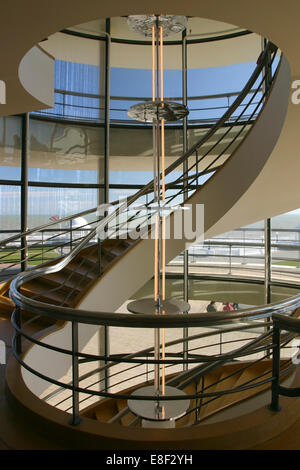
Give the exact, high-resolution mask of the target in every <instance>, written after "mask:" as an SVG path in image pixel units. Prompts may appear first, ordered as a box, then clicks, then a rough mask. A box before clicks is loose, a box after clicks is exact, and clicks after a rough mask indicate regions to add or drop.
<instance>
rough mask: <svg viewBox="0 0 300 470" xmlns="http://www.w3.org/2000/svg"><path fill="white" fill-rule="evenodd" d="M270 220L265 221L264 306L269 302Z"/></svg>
mask: <svg viewBox="0 0 300 470" xmlns="http://www.w3.org/2000/svg"><path fill="white" fill-rule="evenodd" d="M271 263H272V262H271V219H266V220H265V304H269V303H270V302H271V287H270V283H271Z"/></svg>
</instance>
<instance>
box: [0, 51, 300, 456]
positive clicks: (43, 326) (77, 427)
mask: <svg viewBox="0 0 300 470" xmlns="http://www.w3.org/2000/svg"><path fill="white" fill-rule="evenodd" d="M276 53H277V49H276V48H275V47H274V45H273V44H272V43H270V42H269V43H268V44H267V46H266V49H265V51H264V53H263V55H262V57H261V60H260V61H259V63H258V65H257V67H256V69H255V71H254V73H253V75H252V76H251V77H250V78H249V81H248V83H247V84H246V85H245V88H244V89H243V90H242V92H241V94H240V95H239V96H238V97H237V99H236V100H235V102H234V103H233V104H232V106H231V107H230V108H229V110H228V111H227V112H226V113H225V114H224V115H223V116H222V117H221V118H220V120H219V121H218V122H217V123H216V124H215V125H214V126H212V127H211V128H210V129H209V131H208V132H207V134H206V135H205V136H204V137H202V138H201V140H200V141H199V142H197V143H196V144H195V145H194V146H193V147H192V148H191V149H189V150H188V152H186V153H185V154H184V155H182V156H181V157H180V158H179V159H178V160H177V161H176V162H174V163H173V164H172V165H171V166H170V167H169V168H168V169H167V170H166V175H167V177H168V179H167V187H166V189H167V193H166V194H167V197H166V204H168V203H172V202H174V201H175V202H176V203H177V204H181V205H187V204H189V207H190V208H191V212H192V213H193V214H194V215H195V211H196V206H197V204H199V203H202V204H204V205H205V211H206V217H205V226H204V232H205V234H206V233H208V232H209V233H210V234H211V233H214V230H215V233H214V234H217V232H216V230H217V228H216V227H217V226H218V222H219V221H220V220H221V219H223V218H226V214H227V213H228V212H229V211H230V209H231V208H232V206H233V205H234V204H235V203H236V201H238V200H239V198H241V196H242V195H243V194H244V193H245V192H246V191H247V189H248V188H249V186H250V185H251V184H252V182H253V181H254V180H255V179H256V178H257V176H258V174H259V173H260V172H261V170H262V168H263V167H264V165H265V164H266V162H267V160H268V158H269V156H270V155H271V153H272V150H273V148H274V146H275V144H276V142H277V139H278V136H279V134H280V132H281V129H282V126H283V124H284V118H285V112H286V109H287V102H288V96H289V90H288V83H289V78H290V77H289V67H288V64H287V61H286V59H285V58H284V56H282V57H281V61H280V63H279V65H278V67H277V69H276V71H274V74H272V75H271V79H270V70H272V68H273V69H274V67H272V66H273V62H274V59H275V57H276ZM270 57H271V59H270ZM267 82H268V83H267ZM253 90H256V92H253ZM250 92H251V95H250ZM249 95H250V96H251V97H250V98H249ZM255 98H257V100H258V104H256V107H255V110H254V111H252V112H251V113H250V114H248V115H247V109H249V107H250V106H251V103H252V102H253V100H254V99H255ZM242 104H244V106H242V108H241V105H242ZM241 109H242V111H241ZM279 110H280V112H279ZM274 115H275V116H276V119H273V120H272V122H273V125H272V129H271V131H269V132H266V131H265V129H266V126H267V125H268V122H270V119H271V118H273V117H274ZM179 172H180V174H179ZM236 174H239V175H240V178H239V181H238V182H237V181H236V179H235V175H236ZM203 176H205V180H206V181H205V183H201V181H203ZM225 182H226V184H225ZM229 183H230V184H229ZM228 188H229V189H228ZM152 200H153V182H151V183H149V184H147V185H146V186H145V187H144V188H142V189H141V190H140V191H138V192H137V193H136V194H135V195H134V196H132V197H131V198H130V199H129V200H128V201H127V203H126V204H124V203H122V202H119V201H116V202H115V203H114V204H113V206H114V208H115V210H114V211H112V212H111V213H109V214H108V215H107V214H104V215H102V216H101V215H99V212H98V210H97V208H95V209H91V210H90V211H85V212H84V213H80V214H75V215H73V216H72V217H68V218H66V219H62V220H59V221H55V222H54V223H52V224H49V225H46V226H42V227H36V228H34V229H32V230H30V231H27V232H25V233H23V234H21V235H18V236H15V237H11V238H9V239H7V240H5V241H3V242H1V247H3V248H5V249H6V251H9V259H7V260H6V259H5V257H3V259H2V261H1V262H2V264H3V265H5V267H4V269H3V270H2V275H5V276H6V278H7V279H8V280H7V281H5V282H3V283H2V284H1V286H0V311H1V322H0V328H1V332H2V335H1V337H3V338H5V341H6V344H7V350H8V351H9V350H10V349H11V348H12V353H13V354H10V358H9V362H8V364H7V367H6V379H4V370H3V369H4V368H3V366H1V369H2V370H1V372H2V375H1V381H2V382H1V388H2V391H3V390H4V388H6V394H5V395H4V394H2V402H1V408H0V413H1V415H2V416H3V419H2V423H6V426H7V427H6V429H1V428H0V430H1V434H0V439H1V440H0V448H1V446H2V447H3V448H4V449H5V448H6V449H7V448H15V449H19V448H28V449H29V448H33V449H38V448H43V449H63V448H74V449H76V448H84V449H85V448H86V449H114V448H116V446H117V448H118V449H254V448H257V447H259V446H263V445H264V443H266V442H267V441H270V440H272V439H274V438H275V437H276V435H278V434H280V433H281V432H284V431H286V430H288V429H289V428H291V426H292V425H293V424H296V423H297V420H298V418H299V417H300V410H299V411H297V409H298V408H299V407H297V408H295V407H294V403H295V401H297V398H296V395H293V398H292V397H291V395H288V393H289V392H284V391H285V390H286V389H287V386H289V387H292V388H295V387H296V388H298V386H299V380H300V377H299V371H298V369H297V368H296V367H295V366H294V364H293V363H292V362H291V361H290V360H289V359H282V358H280V359H279V363H278V364H279V372H278V371H277V369H275V367H274V348H275V347H277V349H278V350H281V349H283V348H284V347H286V346H287V345H288V344H289V343H290V342H291V341H293V339H294V338H295V336H296V335H297V334H298V331H297V327H293V326H289V325H287V324H284V325H283V326H284V327H283V326H282V328H281V329H282V330H284V332H283V333H282V334H281V335H280V338H279V346H278V344H277V343H276V344H275V343H274V335H273V328H272V325H273V323H272V319H273V315H274V314H276V313H277V314H278V313H279V314H280V315H279V319H278V321H279V326H280V321H281V320H280V316H282V315H285V316H286V317H289V319H290V320H292V322H293V321H296V322H297V317H298V316H299V314H300V310H299V307H300V300H299V298H298V296H297V297H295V298H293V299H289V300H288V301H285V302H281V303H277V304H272V305H267V306H263V307H260V308H256V309H249V310H245V311H241V312H234V313H228V314H226V315H224V314H223V313H218V314H216V315H209V317H208V315H207V314H201V313H197V314H191V315H184V316H172V315H171V316H168V317H166V318H160V319H157V318H155V317H154V316H152V315H145V316H142V317H141V316H140V315H131V314H123V313H121V314H120V313H111V312H115V311H116V310H117V309H118V307H119V306H120V305H122V303H123V302H125V301H126V300H127V299H128V298H130V296H131V295H132V294H133V293H134V292H135V291H136V290H137V289H138V288H139V287H141V286H142V285H143V284H144V283H145V282H146V281H147V280H148V279H150V278H151V273H152V263H151V256H152V244H153V241H152V240H151V239H149V238H147V237H144V236H142V235H145V234H146V233H147V231H148V230H149V224H150V225H151V214H150V215H149V211H147V209H148V207H150V206H151V203H152ZM141 203H143V209H140V207H137V208H136V206H138V205H139V204H141ZM83 215H84V216H87V217H88V218H89V222H88V223H83V224H82V225H81V226H78V224H77V225H76V228H75V229H73V228H72V224H70V221H75V220H76V219H77V220H78V218H79V217H81V216H83ZM169 218H170V220H171V221H172V218H174V214H172V213H171V214H170V216H169ZM64 224H65V225H64ZM66 227H67V228H66ZM70 227H71V228H70ZM124 227H125V228H124ZM47 231H48V233H49V234H50V235H49V236H48V237H46V241H45V242H44V245H43V247H42V248H43V255H44V257H43V260H42V261H44V259H46V260H47V261H46V262H41V261H40V260H39V262H37V260H36V254H32V253H34V249H35V248H37V245H38V243H37V242H36V241H34V239H33V238H32V237H31V235H32V234H35V235H36V234H40V233H42V232H47ZM132 231H134V232H135V233H139V234H140V236H139V237H137V238H136V239H133V238H132V237H131V236H130V234H131V232H132ZM99 233H101V237H100V238H99ZM32 240H33V241H32ZM186 242H187V240H186V239H185V238H183V239H181V240H177V239H176V238H175V237H174V238H173V239H172V238H171V240H170V241H169V242H168V247H167V261H170V260H172V259H173V258H174V257H175V256H176V255H178V254H179V253H181V252H182V251H183V250H184V248H185V243H186ZM38 247H39V249H40V245H38ZM58 247H59V248H60V252H59V253H58V252H57V248H58ZM29 253H31V254H29ZM50 253H51V257H49V256H48V255H49V254H50ZM12 255H13V261H11V259H12ZM141 260H142V261H143V262H141ZM20 266H22V267H23V268H25V270H24V271H23V272H21V273H18V272H16V271H19V269H20ZM128 272H130V273H131V275H130V276H128ZM108 293H109V295H108ZM107 302H109V303H108V304H107ZM11 315H12V324H10V316H11ZM141 325H142V326H143V328H146V329H148V330H149V331H152V330H153V328H166V329H170V330H173V329H175V328H181V329H182V328H185V329H187V328H188V329H189V336H188V337H187V338H185V340H184V339H183V338H182V337H181V336H180V337H177V338H176V339H173V340H172V341H169V342H167V344H166V348H167V349H166V351H167V354H166V361H165V366H166V367H168V368H169V369H168V370H169V371H170V373H169V374H168V375H167V384H169V385H176V386H177V387H178V388H180V389H181V390H183V391H185V393H186V394H187V396H188V397H189V399H190V406H189V409H188V411H187V412H186V413H185V415H184V416H183V417H181V418H180V419H178V421H177V422H176V427H175V429H171V430H163V429H161V430H157V429H155V430H153V429H143V428H142V427H141V421H140V419H139V418H138V417H137V416H134V415H133V414H132V413H131V411H130V410H129V409H128V406H127V400H128V399H129V398H130V396H131V393H132V392H133V391H134V390H135V389H136V388H137V387H140V385H142V384H145V383H147V384H151V383H152V376H151V371H152V368H153V365H154V363H155V361H154V360H153V348H152V347H148V348H145V349H143V350H139V351H133V352H131V353H128V352H126V351H119V352H118V353H116V354H112V353H111V352H109V349H105V348H104V349H102V351H101V352H100V354H95V353H90V352H86V351H85V350H84V346H85V345H86V343H87V342H88V340H89V338H90V337H91V335H93V334H94V333H95V331H98V330H99V328H102V329H104V332H105V330H106V329H107V328H110V327H119V328H122V332H123V334H124V335H126V332H127V330H126V328H139V327H141ZM83 326H84V327H85V329H84V330H83V329H82V330H80V328H82V327H83ZM191 329H193V334H192V333H190V332H191V331H192V330H191ZM79 331H81V332H82V331H84V334H82V336H81V339H82V341H83V343H82V344H79V343H80V342H79V341H78V337H79V336H80V335H79ZM220 333H222V334H226V333H231V334H234V335H236V334H237V335H238V336H237V337H235V336H234V337H233V339H231V340H230V341H229V342H228V343H229V349H228V350H226V351H225V352H223V351H220V353H218V354H215V353H214V354H210V353H207V352H203V353H202V351H201V348H202V346H201V344H202V343H201V341H203V340H204V339H205V340H207V339H208V340H210V339H211V340H212V341H217V339H216V338H217V337H218V336H219V335H220ZM244 333H245V334H246V335H247V336H246V337H245V336H239V335H243V334H244ZM248 336H250V337H248ZM70 338H71V342H70ZM193 341H196V343H195V347H194V348H192V347H191V344H194V343H193ZM199 341H200V343H199ZM215 344H216V345H217V346H220V344H219V343H218V342H216V343H215ZM11 345H12V346H11ZM174 346H175V347H176V348H177V349H175V350H174ZM51 354H54V355H55V354H57V355H61V356H59V357H61V358H63V357H64V358H65V359H61V363H60V362H59V361H58V362H56V363H55V366H56V367H55V372H54V371H53V368H52V369H51V364H50V366H49V367H48V365H47V367H46V364H48V362H51V359H50V357H51ZM54 357H56V359H57V358H58V356H54ZM41 363H42V365H43V367H41ZM83 363H88V364H90V365H92V367H91V368H90V370H89V371H88V372H87V373H85V374H83V375H82V376H80V375H79V365H80V364H83ZM95 364H97V366H95ZM128 366H129V367H128ZM182 366H184V367H183V368H182ZM118 367H121V369H120V370H118ZM145 368H146V370H145ZM67 369H70V370H71V373H72V376H71V381H70V382H67V381H63V380H61V377H62V376H63V375H64V373H65V372H66V370H67ZM115 369H116V370H117V371H116V372H114V371H115ZM130 369H133V371H135V369H136V370H137V371H138V372H137V373H136V375H135V376H134V375H130V376H129V378H127V379H126V378H125V379H124V378H121V379H119V381H118V377H119V376H118V374H120V376H121V374H122V373H124V372H125V373H126V372H128V370H130ZM149 371H150V372H149ZM134 373H135V372H133V374H134ZM97 374H98V375H97ZM130 374H131V372H130ZM32 377H34V380H33V382H32ZM95 377H97V381H96V382H95V383H94V381H95ZM125 377H126V374H125ZM133 378H134V380H135V384H134V385H131V384H130V382H131V381H132V379H133ZM275 379H276V380H275ZM277 379H278V380H277ZM84 381H87V382H86V383H85V385H84ZM45 383H47V384H49V383H50V384H52V385H53V390H51V391H50V392H49V393H47V397H46V399H45V393H44V399H41V398H40V397H41V396H42V395H43V393H41V392H45V389H46V388H45ZM124 383H125V384H127V383H128V384H130V385H129V387H128V386H126V385H124ZM32 384H33V385H32ZM95 384H96V386H94V385H95ZM274 384H275V385H276V387H277V388H276V387H275V385H274ZM279 384H280V385H279ZM280 387H282V388H280ZM271 390H272V397H273V398H272V403H273V408H272V409H271V410H270V409H269V407H268V405H269V404H270V403H271ZM278 390H279V391H281V392H282V394H284V393H286V396H285V397H284V398H282V399H281V402H282V408H283V411H281V412H278V410H276V406H275V405H274V403H275V401H274V396H276V391H277V392H278ZM38 391H39V393H38ZM82 396H84V397H85V398H84V399H82ZM57 397H58V402H57V401H56V403H55V400H56V399H57ZM86 397H90V398H92V403H91V404H89V405H87V400H86ZM58 403H59V404H58ZM66 403H71V405H67V406H65V404H66ZM29 420H30V423H34V426H28V422H29ZM1 426H2V425H1ZM29 427H30V429H28V428H29ZM36 429H38V432H37V431H36ZM49 436H51V437H49Z"/></svg>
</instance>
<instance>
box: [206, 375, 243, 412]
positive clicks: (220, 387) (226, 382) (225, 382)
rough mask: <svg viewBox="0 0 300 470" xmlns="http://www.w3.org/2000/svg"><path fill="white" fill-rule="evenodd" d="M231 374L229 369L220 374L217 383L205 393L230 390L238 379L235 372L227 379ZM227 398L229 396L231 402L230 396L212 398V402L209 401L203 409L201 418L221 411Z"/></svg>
mask: <svg viewBox="0 0 300 470" xmlns="http://www.w3.org/2000/svg"><path fill="white" fill-rule="evenodd" d="M231 373H232V371H231V370H230V369H229V370H226V371H225V372H224V373H222V374H221V375H220V376H219V380H218V383H217V384H216V385H215V386H213V387H211V389H208V390H207V392H210V391H211V392H222V391H224V390H231V389H232V388H234V386H235V385H236V382H237V381H238V379H239V377H240V373H239V372H237V373H235V374H234V375H232V376H230V377H228V376H229V375H231ZM228 396H230V397H231V400H232V395H223V396H221V397H220V398H216V399H213V398H212V401H210V402H209V403H208V404H207V405H205V406H204V407H203V413H202V415H201V418H204V417H206V416H209V415H211V414H213V413H215V412H216V411H219V410H220V409H222V407H223V406H224V404H225V403H226V400H228ZM209 400H210V398H208V399H207V401H209Z"/></svg>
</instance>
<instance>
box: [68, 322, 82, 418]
mask: <svg viewBox="0 0 300 470" xmlns="http://www.w3.org/2000/svg"><path fill="white" fill-rule="evenodd" d="M78 352H79V335H78V323H77V322H75V321H72V385H73V390H72V418H71V421H70V424H71V425H72V426H77V425H78V424H80V422H81V418H80V416H79V393H78V392H77V391H76V390H75V388H78V386H79V358H78V356H77V353H78Z"/></svg>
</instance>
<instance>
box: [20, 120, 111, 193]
mask: <svg viewBox="0 0 300 470" xmlns="http://www.w3.org/2000/svg"><path fill="white" fill-rule="evenodd" d="M103 146H104V130H103V129H102V128H99V127H89V126H76V125H71V124H57V123H51V122H42V121H39V120H34V119H31V121H30V159H29V172H28V173H29V175H28V177H29V181H43V182H49V183H50V182H53V183H78V184H80V183H90V184H98V183H103V182H104V168H103V166H104V158H103V153H104V151H103Z"/></svg>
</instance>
